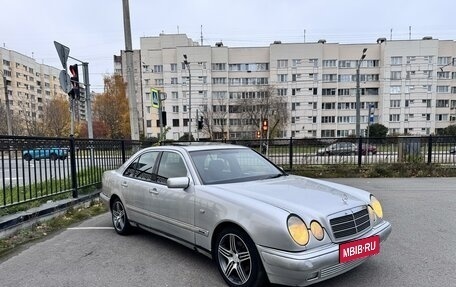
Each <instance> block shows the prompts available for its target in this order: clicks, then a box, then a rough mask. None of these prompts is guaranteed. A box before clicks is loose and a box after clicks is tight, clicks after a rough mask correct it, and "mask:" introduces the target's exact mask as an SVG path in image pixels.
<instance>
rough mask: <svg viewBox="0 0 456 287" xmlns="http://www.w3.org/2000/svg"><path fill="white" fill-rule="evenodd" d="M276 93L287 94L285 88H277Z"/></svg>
mask: <svg viewBox="0 0 456 287" xmlns="http://www.w3.org/2000/svg"><path fill="white" fill-rule="evenodd" d="M277 95H279V96H286V95H287V89H277Z"/></svg>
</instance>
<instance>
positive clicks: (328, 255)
mask: <svg viewBox="0 0 456 287" xmlns="http://www.w3.org/2000/svg"><path fill="white" fill-rule="evenodd" d="M390 233H391V224H390V223H389V222H387V221H383V222H382V223H380V224H379V225H377V226H375V227H373V228H372V230H371V231H369V232H368V233H366V234H364V235H363V238H366V237H369V236H374V235H379V236H380V242H383V241H385V240H386V239H387V238H388V236H389V235H390ZM257 247H258V251H259V253H260V255H261V257H262V259H263V265H264V268H265V270H266V273H267V274H268V277H269V281H270V282H271V283H274V284H283V285H291V286H307V285H310V284H314V283H317V282H320V281H323V280H326V279H329V278H331V277H334V276H337V275H340V274H342V273H345V272H347V271H348V270H351V269H353V268H355V267H356V266H358V265H360V264H361V263H363V262H364V261H366V260H367V259H368V257H366V258H362V259H358V260H354V261H350V262H347V263H339V244H335V243H334V244H329V245H325V246H322V247H321V248H319V249H314V250H308V251H304V252H299V253H292V252H286V251H281V250H276V249H271V248H268V247H263V246H257Z"/></svg>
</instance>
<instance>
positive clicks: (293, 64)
mask: <svg viewBox="0 0 456 287" xmlns="http://www.w3.org/2000/svg"><path fill="white" fill-rule="evenodd" d="M291 65H292V66H293V67H296V66H299V65H301V59H293V60H291Z"/></svg>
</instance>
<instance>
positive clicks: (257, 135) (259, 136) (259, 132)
mask: <svg viewBox="0 0 456 287" xmlns="http://www.w3.org/2000/svg"><path fill="white" fill-rule="evenodd" d="M256 137H257V139H259V138H261V131H257V132H256Z"/></svg>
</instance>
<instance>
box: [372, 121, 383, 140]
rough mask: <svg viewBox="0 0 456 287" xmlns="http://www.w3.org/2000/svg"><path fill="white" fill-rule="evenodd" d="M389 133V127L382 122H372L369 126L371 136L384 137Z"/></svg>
mask: <svg viewBox="0 0 456 287" xmlns="http://www.w3.org/2000/svg"><path fill="white" fill-rule="evenodd" d="M386 134H388V128H387V127H385V126H384V125H382V124H378V123H376V124H372V125H370V126H369V137H372V138H384V137H386Z"/></svg>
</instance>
